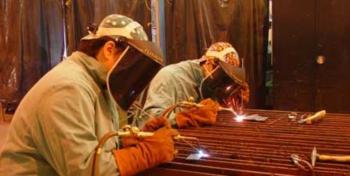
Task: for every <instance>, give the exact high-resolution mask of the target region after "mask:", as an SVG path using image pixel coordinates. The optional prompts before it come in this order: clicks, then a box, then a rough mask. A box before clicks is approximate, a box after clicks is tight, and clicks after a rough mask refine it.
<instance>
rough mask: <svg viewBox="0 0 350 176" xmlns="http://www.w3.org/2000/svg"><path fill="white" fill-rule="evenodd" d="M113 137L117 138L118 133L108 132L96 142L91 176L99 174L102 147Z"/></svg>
mask: <svg viewBox="0 0 350 176" xmlns="http://www.w3.org/2000/svg"><path fill="white" fill-rule="evenodd" d="M114 136H119V132H118V131H110V132H108V133H107V134H105V135H103V136H102V138H101V139H100V140H99V141H98V144H97V146H96V149H95V154H94V160H93V163H92V176H98V175H99V174H100V165H99V159H100V154H101V153H102V150H103V146H104V144H105V143H106V142H107V140H108V139H110V138H111V137H114Z"/></svg>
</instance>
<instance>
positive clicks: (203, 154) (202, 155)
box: [197, 150, 209, 157]
mask: <svg viewBox="0 0 350 176" xmlns="http://www.w3.org/2000/svg"><path fill="white" fill-rule="evenodd" d="M197 155H199V156H200V157H209V154H207V153H205V152H204V151H203V150H198V153H197Z"/></svg>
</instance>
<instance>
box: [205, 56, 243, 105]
mask: <svg viewBox="0 0 350 176" xmlns="http://www.w3.org/2000/svg"><path fill="white" fill-rule="evenodd" d="M218 62H219V65H218V66H217V67H216V68H215V69H214V70H213V71H212V72H211V73H210V74H209V75H207V76H206V77H205V78H204V79H203V80H202V82H201V85H200V94H201V97H202V98H212V99H214V100H216V101H218V102H219V103H220V104H222V105H223V104H225V103H226V102H225V101H226V100H227V99H229V98H231V97H233V96H236V95H237V94H239V93H240V89H241V87H242V86H243V85H244V83H245V70H244V69H243V68H240V67H236V66H233V65H231V64H229V63H226V62H223V61H218Z"/></svg>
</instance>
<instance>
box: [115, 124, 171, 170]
mask: <svg viewBox="0 0 350 176" xmlns="http://www.w3.org/2000/svg"><path fill="white" fill-rule="evenodd" d="M176 135H178V132H177V131H176V130H174V129H169V128H166V127H163V128H161V129H159V130H157V131H156V132H155V133H154V135H153V136H151V137H147V138H144V139H142V140H141V141H140V143H139V144H137V145H136V146H134V147H127V148H124V149H120V150H114V151H113V153H114V157H115V161H116V163H117V166H118V168H119V173H120V175H135V174H137V173H139V172H141V171H144V170H146V169H148V168H152V167H154V166H157V165H158V164H160V163H164V162H169V161H171V160H173V159H174V153H175V148H174V141H173V137H174V136H176Z"/></svg>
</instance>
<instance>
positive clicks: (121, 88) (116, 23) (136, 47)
mask: <svg viewBox="0 0 350 176" xmlns="http://www.w3.org/2000/svg"><path fill="white" fill-rule="evenodd" d="M104 36H109V37H111V38H112V39H115V41H116V42H117V46H118V47H119V48H123V49H124V51H123V53H122V54H121V56H120V58H119V59H118V61H117V62H116V63H115V64H114V65H113V67H112V69H111V70H110V71H109V73H108V76H107V86H108V90H109V91H110V93H111V94H112V95H113V97H114V99H115V100H116V102H117V103H118V105H119V106H120V107H121V108H122V109H123V110H125V111H126V110H128V109H129V107H130V105H131V104H132V102H133V101H134V100H135V99H136V97H137V96H138V95H139V93H140V92H141V91H142V90H143V89H144V88H145V87H146V85H147V84H148V83H149V82H150V81H151V80H152V78H153V77H154V75H155V74H156V73H157V72H158V71H159V70H160V68H161V67H162V61H163V60H162V53H161V51H160V49H159V48H158V47H157V46H156V44H154V43H152V42H149V41H147V40H148V37H147V35H146V33H145V31H144V30H143V27H142V26H141V25H140V24H139V23H137V22H136V21H133V20H132V19H130V18H128V17H126V16H123V15H118V14H113V15H109V16H107V17H105V18H104V19H103V20H102V22H101V23H100V25H99V26H98V29H97V30H90V31H89V35H87V36H85V37H83V38H82V39H81V40H92V39H98V38H101V37H104Z"/></svg>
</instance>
